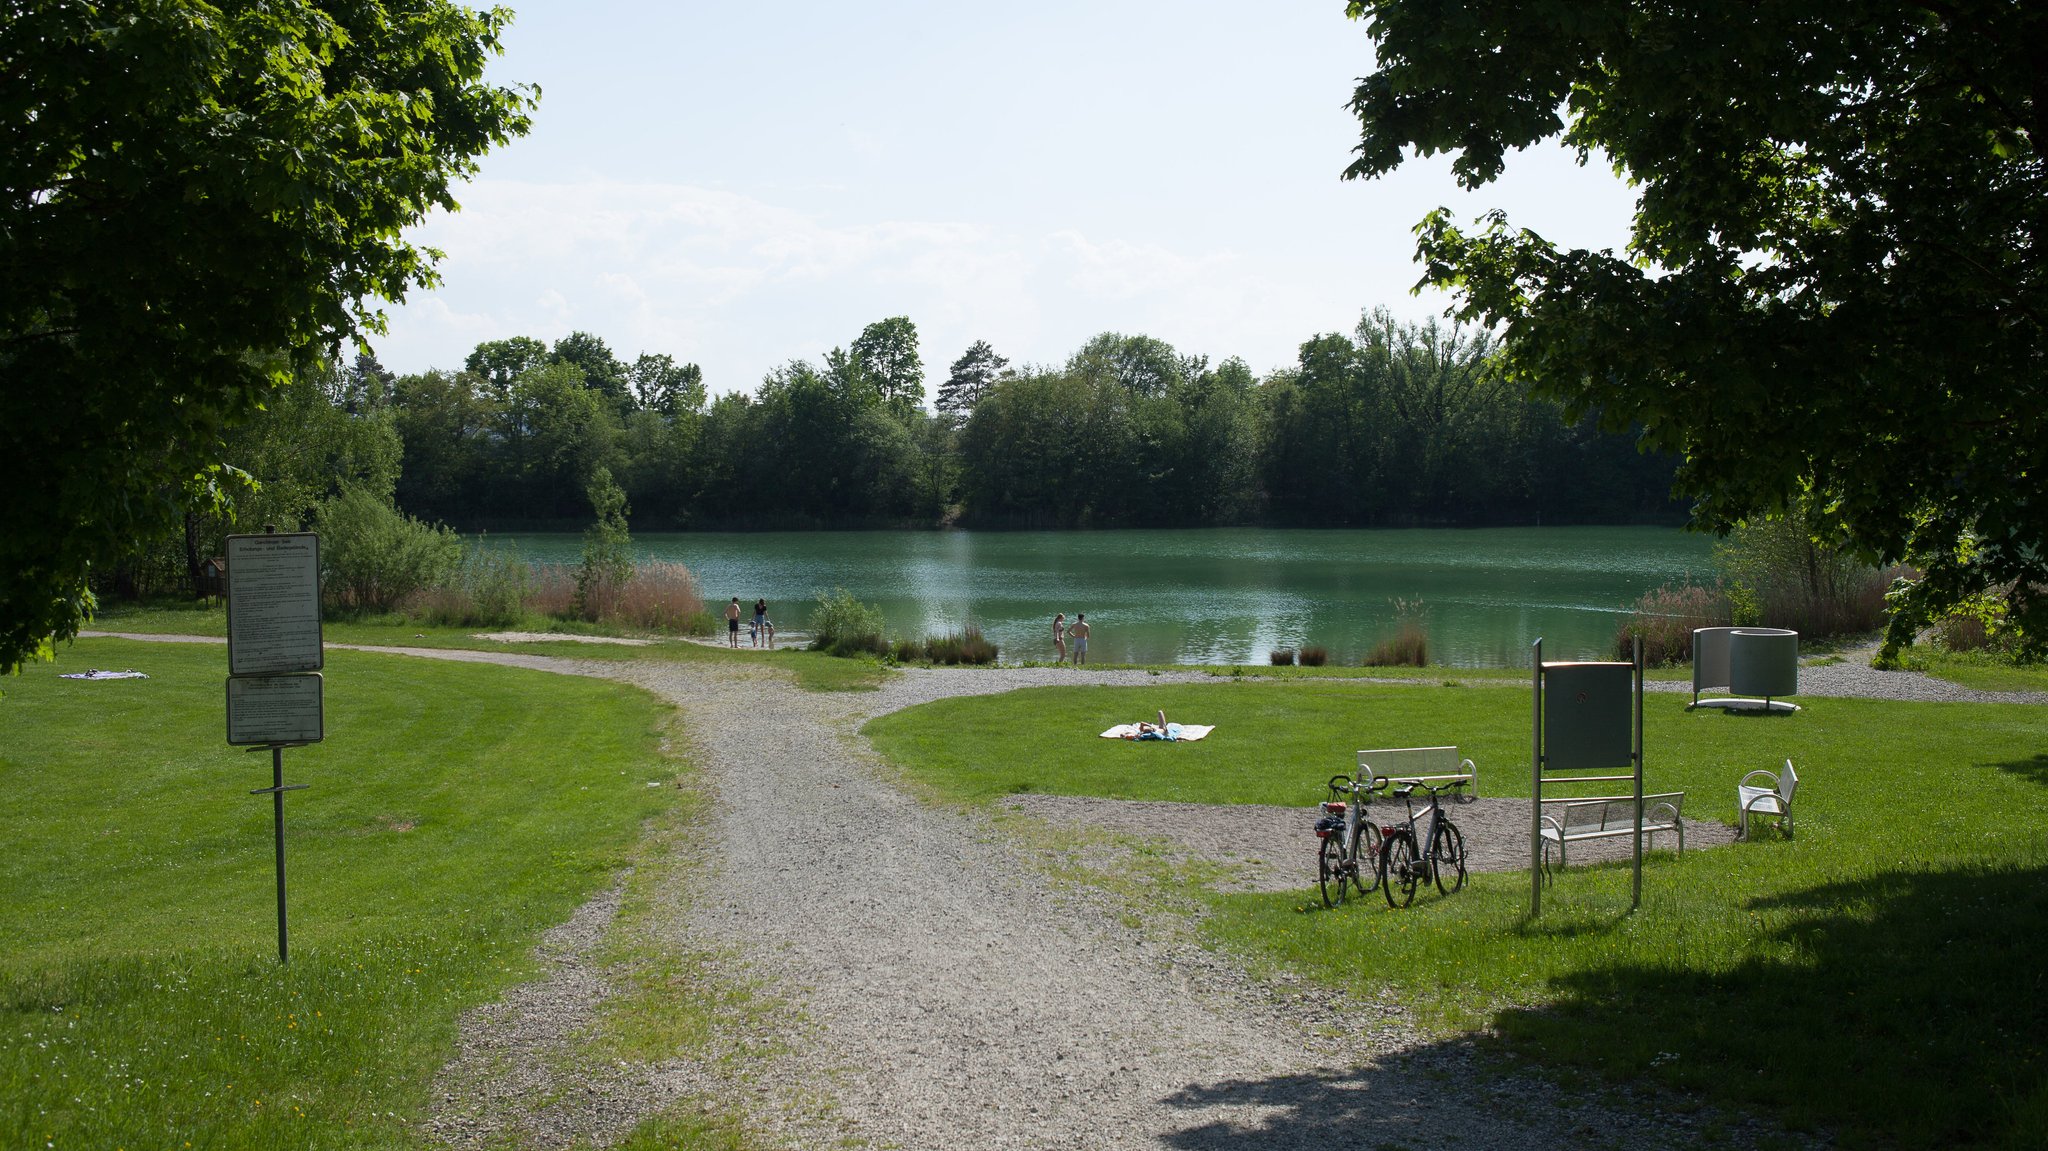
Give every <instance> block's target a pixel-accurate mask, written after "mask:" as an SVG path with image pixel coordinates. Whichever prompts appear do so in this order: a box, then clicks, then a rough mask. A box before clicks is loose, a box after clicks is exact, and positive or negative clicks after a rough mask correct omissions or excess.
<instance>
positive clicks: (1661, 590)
mask: <svg viewBox="0 0 2048 1151" xmlns="http://www.w3.org/2000/svg"><path fill="white" fill-rule="evenodd" d="M1731 611H1732V608H1731V606H1730V604H1729V601H1728V593H1727V592H1726V591H1725V590H1724V589H1723V588H1722V587H1721V586H1720V585H1719V584H1716V585H1714V586H1713V587H1705V586H1702V585H1700V584H1696V583H1693V582H1691V581H1690V580H1688V581H1686V582H1684V583H1679V584H1668V583H1667V584H1661V585H1659V586H1658V587H1657V589H1656V590H1654V591H1648V592H1644V593H1643V595H1642V598H1640V599H1638V600H1636V604H1635V607H1634V609H1633V610H1631V611H1630V612H1629V614H1628V615H1627V616H1626V617H1625V618H1623V619H1622V620H1621V622H1620V623H1618V624H1616V625H1615V628H1614V657H1615V658H1616V659H1630V658H1633V656H1632V653H1633V650H1634V638H1635V637H1636V636H1638V635H1640V636H1642V637H1643V663H1644V664H1645V665H1647V666H1649V667H1666V666H1669V665H1671V664H1681V663H1690V662H1692V633H1693V629H1694V628H1701V627H1726V626H1727V625H1728V624H1729V622H1730V620H1731V619H1732V618H1733V617H1732V615H1731Z"/></svg>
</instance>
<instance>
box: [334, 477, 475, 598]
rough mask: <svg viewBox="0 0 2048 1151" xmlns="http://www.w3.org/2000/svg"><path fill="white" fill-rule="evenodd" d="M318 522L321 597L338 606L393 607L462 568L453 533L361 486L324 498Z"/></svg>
mask: <svg viewBox="0 0 2048 1151" xmlns="http://www.w3.org/2000/svg"><path fill="white" fill-rule="evenodd" d="M313 527H314V529H315V530H316V531H318V532H319V533H320V569H321V570H320V591H321V596H322V598H324V599H325V600H326V601H327V602H328V603H329V604H330V605H331V606H334V607H339V608H343V609H346V610H351V611H369V612H385V611H390V610H391V609H392V608H394V607H396V606H398V604H399V603H400V602H401V601H403V600H404V599H405V598H406V597H407V596H410V595H412V594H413V593H414V592H416V591H419V590H420V589H422V588H428V587H436V586H439V585H441V584H443V583H446V582H448V581H449V580H450V579H451V578H453V577H454V576H455V575H456V573H457V572H458V571H459V570H460V569H461V565H462V540H461V539H460V537H458V536H456V534H455V533H454V532H451V531H449V530H448V529H447V528H444V527H437V526H435V525H432V524H425V523H421V522H420V521H418V520H416V519H414V518H412V517H411V516H408V515H406V514H404V513H403V512H400V511H398V510H396V509H394V508H393V507H392V506H391V505H389V504H387V503H385V502H384V501H383V500H382V499H380V498H379V497H378V496H377V495H376V494H375V493H373V492H370V491H367V490H365V489H362V488H356V487H351V488H348V489H347V490H345V491H343V492H342V493H341V494H340V495H338V496H336V497H334V498H333V499H331V500H328V501H326V502H324V503H322V504H321V505H320V507H319V509H318V510H317V511H316V513H315V514H314V517H313Z"/></svg>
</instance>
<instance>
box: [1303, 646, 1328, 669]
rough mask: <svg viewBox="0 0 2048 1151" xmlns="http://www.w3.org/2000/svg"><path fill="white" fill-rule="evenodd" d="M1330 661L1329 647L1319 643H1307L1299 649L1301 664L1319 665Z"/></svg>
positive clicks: (1305, 665) (1304, 665)
mask: <svg viewBox="0 0 2048 1151" xmlns="http://www.w3.org/2000/svg"><path fill="white" fill-rule="evenodd" d="M1329 662H1330V649H1329V648H1326V647H1323V646H1322V645H1321V644H1308V645H1306V646H1304V647H1303V648H1302V649H1301V666H1303V667H1321V666H1323V665H1324V664H1326V663H1329Z"/></svg>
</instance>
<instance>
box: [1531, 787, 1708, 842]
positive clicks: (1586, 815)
mask: <svg viewBox="0 0 2048 1151" xmlns="http://www.w3.org/2000/svg"><path fill="white" fill-rule="evenodd" d="M1684 802H1685V793H1684V792H1682V791H1666V792H1649V793H1646V794H1645V795H1644V796H1643V819H1644V820H1645V821H1646V822H1654V820H1653V819H1652V816H1653V814H1654V809H1655V808H1656V806H1657V805H1658V804H1660V803H1668V804H1670V805H1671V806H1673V807H1674V808H1675V807H1677V806H1678V805H1679V804H1682V803H1684ZM1559 808H1563V809H1564V810H1563V811H1561V812H1560V811H1558V809H1559ZM1543 811H1544V813H1545V814H1546V815H1549V816H1550V817H1551V818H1552V819H1555V820H1557V821H1558V823H1559V824H1560V825H1562V826H1563V827H1564V829H1565V831H1566V833H1570V832H1571V831H1572V830H1573V829H1575V828H1582V827H1591V828H1596V829H1599V830H1603V831H1604V830H1606V829H1607V828H1609V827H1627V826H1629V825H1630V823H1632V822H1633V821H1634V819H1635V815H1636V800H1635V797H1634V796H1632V795H1588V796H1583V797H1580V798H1577V799H1546V800H1544V801H1543Z"/></svg>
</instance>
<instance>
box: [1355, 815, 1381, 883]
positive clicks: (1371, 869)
mask: <svg viewBox="0 0 2048 1151" xmlns="http://www.w3.org/2000/svg"><path fill="white" fill-rule="evenodd" d="M1351 883H1352V886H1354V887H1356V888H1358V894H1360V895H1369V894H1371V893H1372V889H1373V888H1375V887H1378V886H1379V885H1380V829H1379V825H1378V824H1373V823H1361V824H1359V825H1358V850H1357V851H1355V852H1353V853H1352V856H1351Z"/></svg>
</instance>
